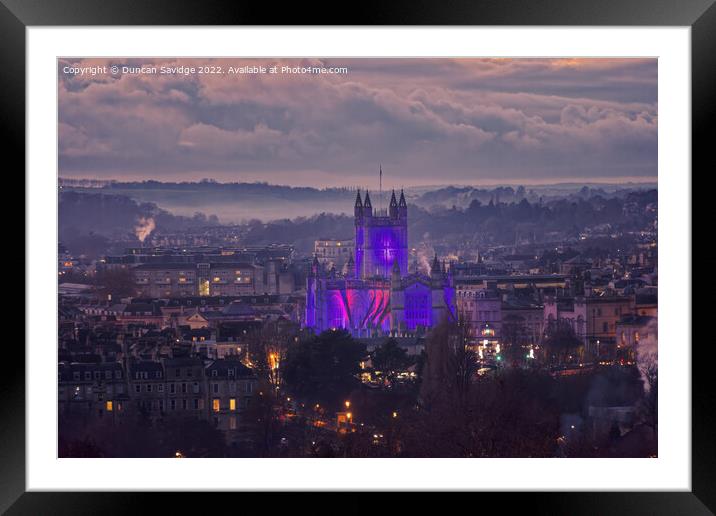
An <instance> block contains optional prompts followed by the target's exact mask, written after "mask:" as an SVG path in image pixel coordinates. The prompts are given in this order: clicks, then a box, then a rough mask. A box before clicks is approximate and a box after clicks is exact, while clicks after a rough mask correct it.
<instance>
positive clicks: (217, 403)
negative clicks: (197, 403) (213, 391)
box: [211, 398, 221, 412]
mask: <svg viewBox="0 0 716 516" xmlns="http://www.w3.org/2000/svg"><path fill="white" fill-rule="evenodd" d="M211 408H212V410H213V411H214V412H219V410H221V401H220V400H219V398H214V400H213V401H212V404H211Z"/></svg>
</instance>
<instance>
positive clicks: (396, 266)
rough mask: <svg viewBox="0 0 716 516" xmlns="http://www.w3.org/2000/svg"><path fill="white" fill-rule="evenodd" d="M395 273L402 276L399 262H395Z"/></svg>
mask: <svg viewBox="0 0 716 516" xmlns="http://www.w3.org/2000/svg"><path fill="white" fill-rule="evenodd" d="M393 272H397V273H398V274H400V264H399V263H398V260H393Z"/></svg>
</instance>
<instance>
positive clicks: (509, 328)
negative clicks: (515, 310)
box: [501, 314, 527, 365]
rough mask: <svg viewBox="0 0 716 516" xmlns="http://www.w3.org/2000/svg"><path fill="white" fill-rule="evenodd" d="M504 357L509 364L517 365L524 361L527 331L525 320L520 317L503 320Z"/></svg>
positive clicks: (511, 316) (515, 316)
mask: <svg viewBox="0 0 716 516" xmlns="http://www.w3.org/2000/svg"><path fill="white" fill-rule="evenodd" d="M501 333H502V355H503V356H504V357H505V360H506V361H507V363H508V364H512V365H517V364H519V363H521V362H522V361H523V359H524V355H525V351H524V348H523V347H522V344H523V343H524V341H525V338H526V335H527V330H526V327H525V318H524V317H522V316H520V315H514V314H511V315H508V316H507V317H505V318H504V319H503V320H502V331H501Z"/></svg>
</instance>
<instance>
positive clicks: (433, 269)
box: [430, 253, 440, 274]
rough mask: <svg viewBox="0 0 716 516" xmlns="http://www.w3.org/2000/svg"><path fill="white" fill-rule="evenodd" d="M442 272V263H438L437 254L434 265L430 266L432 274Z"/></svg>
mask: <svg viewBox="0 0 716 516" xmlns="http://www.w3.org/2000/svg"><path fill="white" fill-rule="evenodd" d="M439 270H440V262H438V255H437V253H435V258H433V264H432V265H431V266H430V274H437V273H438V271H439Z"/></svg>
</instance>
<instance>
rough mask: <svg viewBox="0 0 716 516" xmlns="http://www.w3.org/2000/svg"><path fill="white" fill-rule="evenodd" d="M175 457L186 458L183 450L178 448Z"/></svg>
mask: <svg viewBox="0 0 716 516" xmlns="http://www.w3.org/2000/svg"><path fill="white" fill-rule="evenodd" d="M174 457H176V458H177V459H183V458H184V454H183V453H182V452H180V451H179V450H177V451H176V452H175V453H174Z"/></svg>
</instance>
